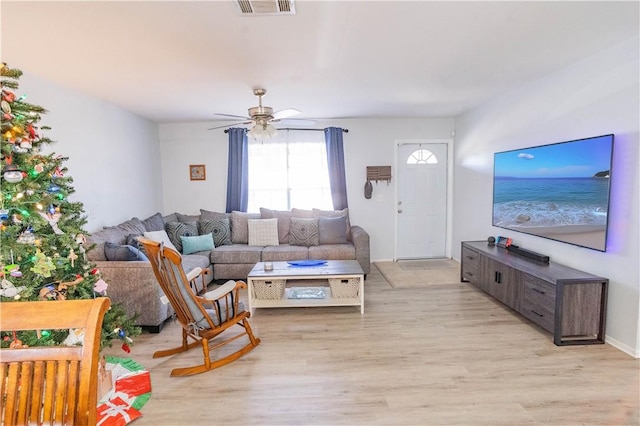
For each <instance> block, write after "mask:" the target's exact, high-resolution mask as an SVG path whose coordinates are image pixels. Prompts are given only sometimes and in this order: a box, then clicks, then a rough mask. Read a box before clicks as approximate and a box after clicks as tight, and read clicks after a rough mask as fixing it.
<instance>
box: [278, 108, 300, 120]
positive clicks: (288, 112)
mask: <svg viewBox="0 0 640 426" xmlns="http://www.w3.org/2000/svg"><path fill="white" fill-rule="evenodd" d="M298 114H300V111H298V110H297V109H294V108H288V109H283V110H280V111H276V112H274V113H273V118H274V120H281V119H283V118H289V117H293V116H294V115H298Z"/></svg>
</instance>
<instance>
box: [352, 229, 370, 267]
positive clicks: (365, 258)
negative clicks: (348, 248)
mask: <svg viewBox="0 0 640 426" xmlns="http://www.w3.org/2000/svg"><path fill="white" fill-rule="evenodd" d="M351 241H353V246H354V247H355V249H356V260H357V261H358V263H359V264H360V267H361V268H362V270H363V271H364V273H365V275H366V274H368V273H369V272H371V252H370V248H369V234H368V233H367V231H365V230H364V229H363V228H361V227H360V226H355V225H354V226H352V227H351Z"/></svg>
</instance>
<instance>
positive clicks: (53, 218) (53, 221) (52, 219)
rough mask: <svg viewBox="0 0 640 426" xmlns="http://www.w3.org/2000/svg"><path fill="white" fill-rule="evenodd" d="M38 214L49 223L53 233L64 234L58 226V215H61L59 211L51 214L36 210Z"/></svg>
mask: <svg viewBox="0 0 640 426" xmlns="http://www.w3.org/2000/svg"><path fill="white" fill-rule="evenodd" d="M38 214H39V215H40V216H42V218H43V219H44V220H46V221H47V223H49V225H51V229H53V232H54V233H55V234H58V235H62V234H64V232H63V231H62V230H61V229H60V228H58V221H59V220H60V217H61V216H62V215H61V214H60V213H54V214H51V213H48V212H47V213H44V212H38Z"/></svg>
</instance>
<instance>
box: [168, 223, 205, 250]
mask: <svg viewBox="0 0 640 426" xmlns="http://www.w3.org/2000/svg"><path fill="white" fill-rule="evenodd" d="M164 228H165V230H166V231H167V235H168V236H169V239H170V240H171V242H172V243H173V245H174V246H175V248H177V249H178V251H179V252H180V253H182V240H181V239H180V237H193V236H196V235H198V227H197V226H196V223H195V222H191V223H184V222H167V223H166V224H165V225H164Z"/></svg>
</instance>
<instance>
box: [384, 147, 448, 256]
mask: <svg viewBox="0 0 640 426" xmlns="http://www.w3.org/2000/svg"><path fill="white" fill-rule="evenodd" d="M404 144H446V145H447V191H446V192H447V217H446V219H445V220H446V225H445V232H446V234H445V235H446V236H445V256H446V257H447V258H451V239H452V238H453V226H452V222H453V139H452V138H449V139H398V140H396V141H395V142H394V147H393V164H394V167H395V170H399V167H400V164H399V163H398V150H399V149H400V145H404ZM393 180H394V182H395V183H394V187H393V188H394V192H395V195H394V200H393V261H394V262H397V261H398V193H399V191H398V179H393Z"/></svg>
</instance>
